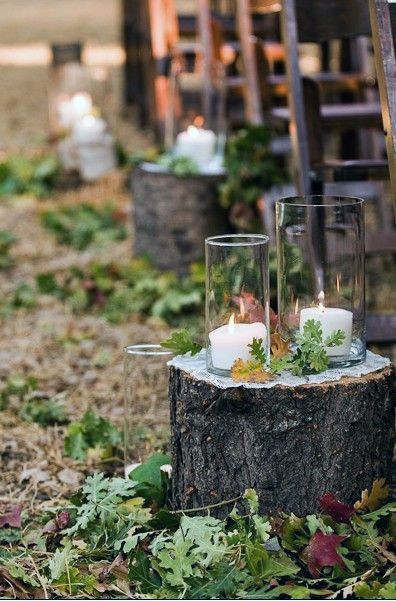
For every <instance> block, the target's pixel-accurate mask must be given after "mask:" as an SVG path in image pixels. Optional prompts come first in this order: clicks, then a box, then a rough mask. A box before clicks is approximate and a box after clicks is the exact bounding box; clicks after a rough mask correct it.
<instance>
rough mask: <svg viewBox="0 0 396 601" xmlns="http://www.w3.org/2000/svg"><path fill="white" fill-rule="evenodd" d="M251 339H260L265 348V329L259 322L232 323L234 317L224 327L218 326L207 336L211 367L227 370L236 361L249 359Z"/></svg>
mask: <svg viewBox="0 0 396 601" xmlns="http://www.w3.org/2000/svg"><path fill="white" fill-rule="evenodd" d="M253 338H262V339H263V344H264V346H267V328H266V327H265V325H264V324H263V323H261V322H258V321H256V322H255V323H234V316H233V315H232V316H231V319H230V322H229V323H228V324H227V325H225V326H220V327H219V328H216V330H213V331H212V332H210V334H209V340H210V352H211V356H212V364H213V367H215V368H217V369H224V370H229V369H231V367H232V365H233V363H235V361H236V360H237V359H243V361H247V360H248V359H251V355H250V350H251V349H250V348H249V346H248V345H249V344H251V343H252V342H253Z"/></svg>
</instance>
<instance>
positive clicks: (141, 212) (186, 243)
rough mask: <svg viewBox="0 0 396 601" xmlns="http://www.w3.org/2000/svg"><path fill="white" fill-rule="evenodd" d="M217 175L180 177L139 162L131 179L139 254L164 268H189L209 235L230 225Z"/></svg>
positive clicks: (221, 232) (196, 259)
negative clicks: (141, 165)
mask: <svg viewBox="0 0 396 601" xmlns="http://www.w3.org/2000/svg"><path fill="white" fill-rule="evenodd" d="M221 181H223V177H222V176H219V175H193V176H186V177H177V176H175V175H173V174H172V173H163V172H152V171H147V170H145V169H143V168H141V167H138V168H136V169H134V170H133V173H132V178H131V187H132V196H133V213H134V226H135V236H134V240H135V253H136V254H137V255H143V256H148V257H149V258H150V259H151V261H152V262H153V264H154V265H155V266H156V267H158V268H160V269H174V270H176V271H178V272H179V273H185V272H187V271H188V268H189V266H190V264H191V263H192V262H194V261H198V260H200V259H202V257H203V256H204V241H205V238H207V237H208V236H214V235H216V234H224V233H227V231H228V230H229V225H228V218H227V214H226V212H225V210H224V209H222V208H221V207H220V205H219V202H218V185H219V183H220V182H221Z"/></svg>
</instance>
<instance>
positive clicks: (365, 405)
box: [169, 366, 394, 515]
mask: <svg viewBox="0 0 396 601" xmlns="http://www.w3.org/2000/svg"><path fill="white" fill-rule="evenodd" d="M170 370H171V371H170V388H169V395H170V405H171V428H172V455H173V457H172V460H173V501H174V504H175V506H176V507H178V508H190V507H200V506H203V505H207V504H213V503H217V502H219V501H223V500H227V499H232V498H234V497H237V496H238V495H240V494H242V493H243V492H244V490H245V489H246V488H249V487H252V488H255V489H256V491H257V493H258V495H259V499H260V508H261V510H262V511H264V512H265V511H268V510H276V509H283V510H285V511H293V512H294V513H296V514H306V513H312V512H315V511H317V509H318V498H319V497H320V496H321V495H322V494H324V493H325V492H333V493H334V494H336V495H338V496H339V498H340V499H341V500H342V501H344V502H348V503H351V502H354V501H356V500H357V499H358V498H360V492H361V491H362V489H364V488H367V487H370V486H371V484H372V482H373V480H374V479H376V478H380V477H385V478H386V479H387V481H388V482H389V483H390V481H391V463H392V453H393V445H394V408H393V402H392V380H393V369H392V367H385V368H383V369H381V370H378V371H375V372H372V373H370V374H368V375H364V376H361V377H359V378H349V377H348V378H343V379H341V380H338V381H334V382H325V383H322V384H309V385H301V386H295V387H288V386H282V385H277V386H274V387H272V388H258V387H257V388H245V387H241V386H240V387H232V388H226V389H223V388H218V387H217V386H214V385H213V384H211V383H210V382H207V381H205V380H203V379H202V380H200V379H197V378H195V377H194V376H192V375H191V374H190V373H188V371H184V370H182V369H179V368H177V367H174V366H171V368H170ZM228 509H229V508H227V509H225V508H221V509H219V510H218V514H219V515H222V514H224V513H225V512H226V511H227V510H228Z"/></svg>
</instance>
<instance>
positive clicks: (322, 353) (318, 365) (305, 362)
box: [290, 319, 345, 376]
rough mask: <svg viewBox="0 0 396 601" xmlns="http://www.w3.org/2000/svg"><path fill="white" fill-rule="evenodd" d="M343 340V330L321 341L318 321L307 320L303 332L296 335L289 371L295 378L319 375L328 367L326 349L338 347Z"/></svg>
mask: <svg viewBox="0 0 396 601" xmlns="http://www.w3.org/2000/svg"><path fill="white" fill-rule="evenodd" d="M344 340H345V332H344V331H343V330H334V331H333V332H331V334H330V335H329V336H327V338H325V339H324V340H323V330H322V326H321V323H320V321H317V320H315V319H308V320H307V321H306V322H305V324H304V328H303V332H302V333H301V332H298V333H297V335H296V343H297V350H296V352H295V353H294V355H293V357H292V361H291V363H290V369H291V371H292V373H293V374H294V375H296V376H302V375H306V374H312V373H314V374H319V373H321V372H322V371H326V369H327V368H328V366H329V357H328V355H327V352H326V347H335V346H340V345H341V344H342V343H343V341H344Z"/></svg>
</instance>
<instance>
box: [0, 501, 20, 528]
mask: <svg viewBox="0 0 396 601" xmlns="http://www.w3.org/2000/svg"><path fill="white" fill-rule="evenodd" d="M21 513H22V507H21V506H20V505H17V506H16V507H14V509H13V510H12V511H10V512H9V513H5V514H4V515H2V516H0V528H4V526H10V528H21V527H22V517H21Z"/></svg>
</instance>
